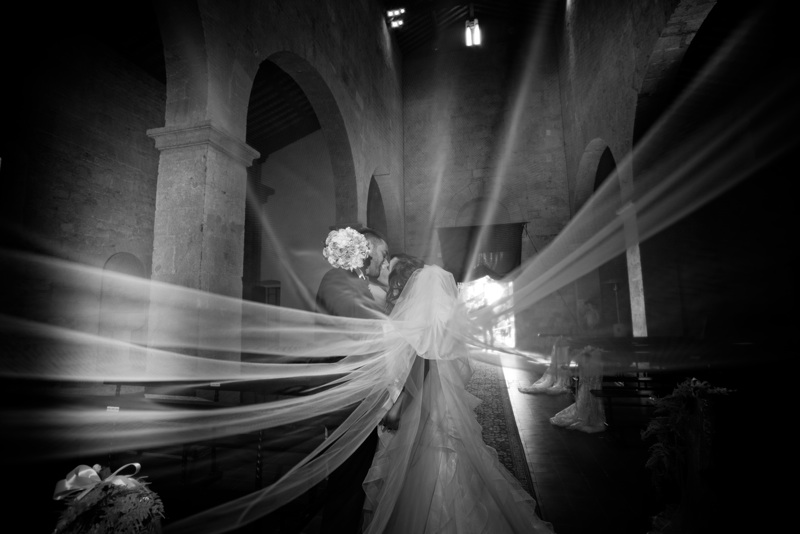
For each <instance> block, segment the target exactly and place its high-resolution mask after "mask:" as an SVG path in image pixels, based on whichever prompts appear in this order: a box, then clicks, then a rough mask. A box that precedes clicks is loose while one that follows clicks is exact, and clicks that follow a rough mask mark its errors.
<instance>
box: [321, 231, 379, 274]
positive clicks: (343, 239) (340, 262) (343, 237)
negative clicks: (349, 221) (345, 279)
mask: <svg viewBox="0 0 800 534" xmlns="http://www.w3.org/2000/svg"><path fill="white" fill-rule="evenodd" d="M369 249H370V246H369V241H367V238H366V237H364V236H363V235H362V234H360V233H359V232H358V231H356V230H353V229H352V228H350V227H347V228H342V229H340V230H333V231H331V232H330V233H329V234H328V237H327V239H325V248H323V249H322V255H323V256H324V257H325V259H327V260H328V263H330V264H331V265H333V266H334V267H338V268H340V269H347V270H353V269H360V268H361V267H363V266H364V260H366V259H367V258H368V257H369Z"/></svg>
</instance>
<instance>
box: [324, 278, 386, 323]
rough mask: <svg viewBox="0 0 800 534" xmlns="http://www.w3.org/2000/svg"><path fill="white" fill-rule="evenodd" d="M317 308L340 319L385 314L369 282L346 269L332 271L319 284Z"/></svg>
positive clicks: (372, 316)
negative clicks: (373, 295) (376, 313)
mask: <svg viewBox="0 0 800 534" xmlns="http://www.w3.org/2000/svg"><path fill="white" fill-rule="evenodd" d="M317 308H318V310H319V311H320V312H322V313H326V314H328V315H337V316H339V317H356V318H364V319H372V318H375V312H378V313H384V310H383V309H382V308H381V306H380V304H378V303H377V302H376V301H375V299H374V298H373V297H372V292H371V291H370V290H369V282H367V281H366V280H362V279H361V278H359V277H358V275H357V274H355V273H353V272H351V271H345V270H344V269H337V268H333V269H330V270H329V271H328V272H327V273H325V276H323V277H322V281H321V282H320V283H319V290H318V291H317Z"/></svg>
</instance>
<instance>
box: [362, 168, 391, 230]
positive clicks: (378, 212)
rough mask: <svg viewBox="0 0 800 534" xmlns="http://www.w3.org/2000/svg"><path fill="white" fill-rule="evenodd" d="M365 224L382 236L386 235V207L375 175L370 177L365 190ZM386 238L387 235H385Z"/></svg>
mask: <svg viewBox="0 0 800 534" xmlns="http://www.w3.org/2000/svg"><path fill="white" fill-rule="evenodd" d="M367 226H368V227H370V228H372V229H374V230H377V231H378V232H380V233H381V234H383V235H384V236H388V235H389V232H388V225H387V223H386V208H385V207H384V204H383V194H382V193H381V188H380V186H379V185H378V182H377V181H376V180H375V176H373V177H372V178H370V181H369V190H368V192H367ZM387 239H388V237H387Z"/></svg>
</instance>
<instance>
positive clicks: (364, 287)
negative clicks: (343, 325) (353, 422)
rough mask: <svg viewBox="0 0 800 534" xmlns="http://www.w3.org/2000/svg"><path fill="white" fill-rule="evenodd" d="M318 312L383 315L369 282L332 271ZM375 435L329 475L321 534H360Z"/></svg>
mask: <svg viewBox="0 0 800 534" xmlns="http://www.w3.org/2000/svg"><path fill="white" fill-rule="evenodd" d="M317 308H318V311H319V312H321V313H326V314H328V315H337V316H340V317H355V318H375V317H376V315H377V314H376V312H378V313H384V311H383V309H382V308H381V305H380V304H378V303H377V302H376V301H375V299H374V298H373V296H372V292H371V291H370V290H369V282H367V281H366V280H362V279H361V278H359V277H358V275H356V274H355V273H352V272H350V271H345V270H344V269H337V268H333V269H331V270H329V271H328V272H327V273H325V276H323V277H322V281H321V282H320V284H319V290H317ZM377 443H378V431H377V428H376V429H374V430H373V431H372V432H371V433H370V434H369V436H368V437H367V439H366V440H364V442H363V443H362V444H361V445H360V446H359V447H358V449H356V450H355V451H354V452H353V454H352V455H351V456H350V457H349V458H348V459H347V460H345V462H344V463H343V464H342V465H341V466H339V467H338V468H337V469H335V470H334V471H333V473H331V475H330V476H329V479H328V491H327V495H326V499H325V501H326V502H325V506H324V512H323V517H322V526H321V532H322V534H357V533H358V532H361V528H360V521H361V512H362V508H363V506H364V491H363V489H362V487H361V482H362V481H363V480H364V478H365V477H366V475H367V472H368V471H369V468H370V465H371V464H372V457H373V456H374V455H375V448H376V446H377Z"/></svg>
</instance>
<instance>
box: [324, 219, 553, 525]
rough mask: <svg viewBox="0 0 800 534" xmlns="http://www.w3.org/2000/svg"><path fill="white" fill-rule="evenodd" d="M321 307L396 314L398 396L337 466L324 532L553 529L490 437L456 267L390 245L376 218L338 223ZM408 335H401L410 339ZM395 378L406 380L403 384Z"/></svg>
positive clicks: (391, 324) (389, 354)
mask: <svg viewBox="0 0 800 534" xmlns="http://www.w3.org/2000/svg"><path fill="white" fill-rule="evenodd" d="M323 256H324V257H325V258H326V259H327V260H328V262H329V263H330V264H331V266H332V268H331V269H330V270H329V271H328V272H327V273H325V275H324V276H323V278H322V281H321V283H320V286H319V290H318V292H317V299H316V300H317V306H318V311H319V312H320V313H325V314H327V315H334V316H340V317H352V318H359V319H373V320H377V321H385V322H387V323H388V324H387V325H386V328H387V329H388V330H389V331H394V332H398V333H399V334H400V335H399V336H395V337H394V338H392V339H393V341H387V342H386V346H387V348H386V350H385V351H384V352H383V354H382V357H384V358H386V359H387V361H386V362H385V363H386V365H385V368H386V373H387V374H392V373H393V374H396V375H397V376H396V377H388V379H387V380H386V381H385V383H386V384H388V386H387V389H388V393H389V395H388V400H387V401H386V403H385V404H384V406H383V410H384V414H383V419H382V420H381V424H380V425H379V426H378V427H376V428H373V429H371V430H370V429H367V430H369V432H368V433H365V436H366V437H365V439H364V440H363V441H362V443H361V444H360V445H359V446H358V447H357V449H356V450H355V451H354V452H353V453H352V454H351V455H350V456H349V457H348V458H347V459H346V460H345V461H344V462H343V463H342V464H341V465H340V466H339V467H338V468H336V469H335V470H334V471H333V472H331V473H330V474H329V476H328V482H327V485H326V497H325V503H324V511H323V514H322V524H321V530H320V531H321V532H324V533H328V532H330V533H337V534H338V533H356V532H361V531H364V532H370V533H372V532H375V533H385V532H397V533H402V534H415V533H417V532H419V533H423V532H453V533H457V534H460V533H472V532H474V533H487V534H488V533H492V534H494V533H502V532H507V533H514V532H533V533H542V534H544V533H548V534H551V533H552V532H553V530H552V526H551V525H550V524H549V523H547V522H545V521H542V520H541V519H540V518H539V517H538V516H537V515H536V513H535V506H536V503H535V501H534V500H533V498H532V497H531V496H530V495H528V494H527V493H526V492H525V490H524V489H523V488H522V486H521V485H520V484H519V482H518V481H517V480H516V479H515V478H514V476H513V475H512V474H511V473H509V472H508V471H507V470H506V469H505V467H503V466H502V464H501V463H500V461H499V460H498V458H497V453H496V452H495V450H494V449H492V448H491V447H489V446H487V445H486V444H485V443H484V442H483V439H482V434H481V427H480V425H479V424H478V422H477V419H476V416H475V412H474V408H475V407H476V406H477V404H478V403H479V402H480V401H479V400H478V399H477V398H476V397H474V396H473V395H471V394H470V393H468V392H467V390H466V385H467V383H468V382H469V379H470V377H471V375H472V368H471V365H470V358H469V350H470V349H469V346H468V344H467V342H466V339H467V338H468V335H467V332H468V330H469V327H468V324H467V323H468V318H467V312H466V310H465V308H464V306H463V304H462V303H461V302H460V300H459V298H458V289H457V286H456V283H455V280H454V278H453V276H452V274H450V273H449V272H448V271H445V270H444V269H442V268H440V267H438V266H436V265H425V264H424V262H423V261H422V260H420V259H419V258H415V257H413V256H409V255H407V254H396V255H393V256H391V257H390V256H389V250H388V246H387V242H386V239H385V238H384V237H383V236H382V235H381V234H380V233H378V232H376V231H375V230H372V229H368V228H363V229H361V230H358V231H357V230H354V229H352V228H343V229H339V230H334V231H331V232H330V234H329V235H328V238H327V239H326V243H325V248H324V249H323ZM397 339H400V340H401V344H400V346H399V348H398V345H397ZM392 384H394V385H392Z"/></svg>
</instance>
